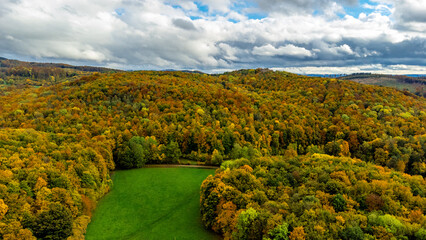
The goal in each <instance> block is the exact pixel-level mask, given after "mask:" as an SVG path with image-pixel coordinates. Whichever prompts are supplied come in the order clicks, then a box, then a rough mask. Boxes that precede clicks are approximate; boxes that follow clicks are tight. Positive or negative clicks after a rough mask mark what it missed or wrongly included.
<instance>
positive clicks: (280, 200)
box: [0, 69, 426, 239]
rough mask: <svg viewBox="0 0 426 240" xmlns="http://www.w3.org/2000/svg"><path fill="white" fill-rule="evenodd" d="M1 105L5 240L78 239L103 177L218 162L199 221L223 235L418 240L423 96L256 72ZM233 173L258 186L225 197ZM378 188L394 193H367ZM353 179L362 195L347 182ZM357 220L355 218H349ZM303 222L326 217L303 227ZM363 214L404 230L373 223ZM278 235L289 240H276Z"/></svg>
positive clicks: (106, 80)
mask: <svg viewBox="0 0 426 240" xmlns="http://www.w3.org/2000/svg"><path fill="white" fill-rule="evenodd" d="M0 102H1V103H2V104H1V105H0V128H1V130H0V161H1V165H0V237H2V238H4V239H33V238H34V236H35V237H37V238H46V239H64V238H66V237H68V236H71V237H70V238H71V239H73V238H74V239H78V238H80V237H81V236H82V234H83V233H84V231H85V227H86V226H87V223H88V222H89V221H90V215H91V211H92V210H93V208H94V207H95V206H96V202H97V201H98V200H99V198H100V197H102V196H103V195H104V194H105V193H106V192H107V191H108V189H109V187H110V185H111V181H110V178H109V174H110V172H111V171H112V170H114V169H116V168H121V169H126V168H137V167H142V166H143V165H144V164H146V163H177V162H178V161H179V159H189V160H193V161H197V162H198V163H199V164H208V165H221V164H222V163H223V162H224V161H225V163H223V165H222V167H223V168H224V169H226V168H227V167H228V170H218V171H217V173H216V176H215V177H213V178H209V179H207V180H206V182H205V183H204V184H203V188H202V194H203V196H202V200H203V199H204V200H203V201H202V204H203V205H202V210H203V216H204V222H205V224H206V226H207V227H209V228H213V229H214V230H215V231H218V232H220V233H222V234H224V235H225V236H226V237H229V238H231V237H232V238H236V239H246V237H245V236H246V235H245V234H248V233H249V232H250V231H255V233H256V234H254V235H253V234H250V236H256V237H255V238H254V239H261V238H262V237H263V236H264V237H270V238H271V239H286V238H287V237H288V236H290V237H291V238H292V239H303V238H302V237H303V236H304V237H306V238H307V239H310V238H311V237H313V236H320V235H319V234H318V233H321V236H324V237H326V236H327V238H335V237H341V238H345V236H351V235H350V234H352V232H354V233H353V234H358V235H360V234H361V232H362V234H364V236H371V237H376V238H378V239H379V238H380V236H382V235H383V236H388V237H389V239H390V238H391V237H392V236H395V237H400V238H401V239H402V238H403V237H408V238H411V239H414V238H415V236H425V232H426V230H425V216H424V212H423V211H424V209H425V195H424V194H425V192H426V190H425V189H424V186H425V184H424V177H425V175H426V165H425V152H426V144H425V141H426V130H425V122H426V113H425V106H426V102H425V99H424V98H421V97H417V96H415V95H412V94H406V93H403V92H400V91H397V90H395V89H391V88H383V87H376V86H367V85H361V84H357V83H353V82H349V81H342V80H336V79H324V78H311V77H305V76H299V75H295V74H290V73H286V72H273V71H269V70H262V69H257V70H240V71H235V72H230V73H226V74H220V75H207V74H200V73H183V72H154V71H143V72H119V73H104V74H99V73H96V74H93V75H90V76H83V77H81V78H79V79H77V80H72V81H65V82H60V83H55V84H52V85H51V86H43V87H39V88H33V87H31V88H20V87H12V88H8V94H0ZM233 159H239V160H237V161H236V162H226V161H227V160H233ZM314 161H316V162H319V163H321V164H317V165H319V166H317V165H315V164H314ZM241 162H242V163H244V164H239V163H241ZM301 163H305V166H312V167H305V168H303V167H301V166H300V164H301ZM327 163H328V164H327ZM373 164H375V165H374V166H373ZM240 165H241V166H240ZM314 166H315V168H314ZM378 166H381V167H378ZM355 167H356V169H353V168H355ZM388 168H390V169H393V170H389V169H388ZM262 169H263V170H262ZM323 171H325V172H327V174H328V175H326V176H320V175H321V174H320V173H321V172H323ZM351 171H352V172H351ZM271 172H274V173H273V174H272V173H271ZM274 174H275V175H274ZM363 174H364V175H365V176H364V175H363ZM290 175H291V176H293V178H294V179H293V180H289V179H292V178H291V177H289V176H290ZM391 175H392V176H391ZM394 175H395V176H396V175H397V176H398V180H395V179H394V178H395V177H393V176H394ZM411 175H413V176H411ZM414 175H417V176H414ZM419 175H420V176H419ZM280 176H281V177H280ZM345 176H346V178H345ZM241 177H244V178H247V179H252V180H253V182H254V183H253V184H251V185H250V186H249V187H244V189H238V191H234V190H232V191H231V190H230V193H229V194H228V195H226V194H225V193H224V192H223V191H225V190H227V189H232V188H235V187H236V186H235V185H233V184H235V181H236V180H235V179H237V180H238V179H240V178H241ZM228 178H232V179H234V180H235V181H234V180H233V181H231V180H229V181H228V180H226V179H228ZM267 178H271V179H272V180H274V179H275V180H274V181H275V182H268V181H266V180H265V179H267ZM320 178H321V179H320ZM330 179H331V180H333V182H332V183H330V184H328V182H330V181H331V180H330ZM347 179H349V180H348V181H349V183H348V182H347V181H346V180H347ZM272 180H271V181H272ZM376 180H377V181H380V184H385V183H386V184H388V185H391V187H389V186H388V187H379V188H377V189H379V190H377V191H375V190H374V191H373V190H370V189H369V188H370V185H368V184H373V183H376V182H375V181H376ZM265 181H266V182H265ZM342 182H343V183H342ZM358 182H362V183H363V184H364V185H363V186H364V187H365V189H362V190H359V189H357V188H356V187H354V185H355V184H357V183H358ZM364 182H365V183H364ZM327 184H328V185H327ZM329 185H330V186H329ZM241 187H243V186H241ZM390 188H391V189H397V188H398V189H401V188H402V189H403V190H404V191H405V192H404V193H401V194H399V193H398V194H399V195H398V194H394V193H389V189H390ZM381 191H383V192H384V193H386V194H382V192H381ZM401 191H402V190H401ZM262 192H263V193H262ZM298 192H303V194H302V193H300V194H299V193H298ZM215 194H216V195H217V196H213V197H212V195H215ZM295 194H296V195H297V194H298V195H297V196H295ZM404 194H405V195H404ZM376 195H377V196H379V198H380V197H382V198H384V199H378V198H376ZM286 196H288V198H290V199H286V198H287V197H286ZM305 198H309V199H308V200H306V199H305ZM367 198H368V199H370V198H372V200H371V201H373V202H374V201H377V202H379V203H377V204H376V205H374V204H375V203H374V204H373V203H371V204H369V203H366V202H367V200H366V199H367ZM206 199H211V201H210V200H209V201H206ZM335 199H337V200H335ZM305 200H306V201H310V203H309V204H308V205H309V207H304V205H303V204H305V203H303V201H305ZM300 201H302V203H303V204H302V203H301V204H300V205H303V206H300V207H299V208H300V209H293V208H294V206H293V203H295V202H300ZM339 201H340V203H338V202H339ZM335 202H336V203H335ZM334 203H335V205H336V206H337V205H338V204H340V205H339V206H338V207H337V208H339V209H336V206H335V205H333V204H334ZM274 204H275V205H276V206H275V205H274ZM285 204H287V206H286V205H285ZM271 205H274V206H273V207H271ZM395 205H396V206H395ZM332 208H333V209H334V210H333V209H332ZM224 209H226V211H225V210H224ZM326 210H327V211H328V213H326V212H324V213H323V212H321V211H326ZM306 211H307V213H305V212H306ZM352 213H356V214H357V215H356V216H358V215H359V218H357V219H355V220H351V219H349V217H350V215H351V214H352ZM206 214H207V215H206ZM223 214H228V215H227V216H224V215H223ZM304 214H314V215H315V217H316V216H318V214H325V215H327V216H325V217H324V218H321V219H320V218H319V217H318V218H317V220H318V224H316V225H312V226H311V225H309V226H308V225H305V223H304V222H303V219H302V218H303V217H305V218H308V216H310V215H304ZM371 214H376V215H374V216H375V217H376V220H377V221H382V220H383V219H382V218H386V219H387V220H389V219H388V218H390V220H389V221H392V222H396V221H399V223H401V224H402V225H403V226H404V228H403V230H401V231H400V230H395V231H397V232H395V231H394V230H392V229H390V227H389V226H388V225H383V224H384V223H383V224H382V223H381V222H380V223H377V222H374V223H372V222H371V221H370V220H369V219H370V218H373V217H374V216H373V215H371ZM410 214H411V215H410ZM370 215H371V216H370ZM58 216H61V217H58ZM338 216H341V218H339V220H336V219H337V217H338ZM410 216H411V218H410ZM224 218H226V219H227V220H223V219H224ZM310 218H313V216H311V217H310ZM365 218H367V220H365ZM241 219H242V220H241ZM308 219H309V218H308ZM314 219H316V218H314ZM359 219H361V220H359ZM380 219H382V220H380ZM386 219H385V220H386ZM395 219H396V220H395ZM407 219H411V220H410V221H408V220H407ZM385 220H383V221H385ZM387 220H386V221H387ZM320 221H322V222H320ZM336 221H340V222H341V223H340V224H341V225H339V226H337V225H336V224H337V223H336ZM331 222H333V224H334V225H336V226H335V229H329V228H328V227H327V226H328V224H329V223H331ZM315 223H316V221H314V222H310V223H308V224H315ZM244 224H246V225H244ZM247 224H248V225H247ZM255 224H259V225H255ZM286 224H287V225H286ZM333 224H332V226H334V225H333ZM409 224H411V225H409ZM285 225H286V226H285ZM317 225H318V227H317ZM279 226H281V227H279ZM398 226H399V225H398ZM320 227H321V228H320ZM368 227H370V228H368ZM374 227H375V228H374ZM380 227H382V228H380ZM387 227H389V229H390V230H389V229H388V228H387ZM409 227H410V228H409ZM276 228H280V229H281V230H282V231H284V230H285V229H287V230H286V231H288V234H287V235H286V234H284V233H283V234H282V238H279V237H276V236H278V235H277V234H278V233H277V234H275V233H274V234H272V233H270V231H275V230H273V229H276ZM373 228H374V229H373ZM408 228H409V229H410V230H407V229H408ZM235 229H238V231H235ZM280 229H277V230H276V231H277V232H279V231H281V230H280ZM321 229H322V230H321ZM347 229H349V230H347ZM290 231H291V234H290ZM295 231H296V232H295ZM315 231H317V232H315ZM318 231H319V232H318ZM360 231H361V232H360ZM231 232H234V233H235V232H236V233H235V234H231ZM342 234H343V235H342ZM348 234H349V235H348ZM380 234H382V235H380ZM390 234H392V235H390ZM416 234H417V235H416ZM421 234H423V235H421ZM284 235H285V236H284ZM296 236H299V237H300V238H295V237H296ZM346 239H351V238H346ZM420 239H421V238H420Z"/></svg>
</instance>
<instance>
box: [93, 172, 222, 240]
mask: <svg viewBox="0 0 426 240" xmlns="http://www.w3.org/2000/svg"><path fill="white" fill-rule="evenodd" d="M210 174H214V170H213V169H201V168H142V169H133V170H126V171H117V172H115V173H114V175H113V177H112V178H113V181H114V186H113V188H112V191H111V192H110V193H109V194H108V195H106V196H105V197H104V198H103V199H102V200H101V201H100V203H99V204H98V207H97V209H96V211H95V214H94V215H93V218H92V222H91V223H90V224H89V226H88V229H87V234H86V239H87V240H101V239H129V240H130V239H165V240H166V239H206V240H208V239H220V237H219V236H217V235H215V234H214V233H212V232H210V231H207V230H206V229H204V227H203V225H202V223H201V215H200V210H199V208H200V207H199V203H200V193H199V191H200V186H201V183H202V181H203V180H204V179H205V178H206V177H207V176H208V175H210Z"/></svg>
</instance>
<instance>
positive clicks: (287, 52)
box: [253, 44, 312, 58]
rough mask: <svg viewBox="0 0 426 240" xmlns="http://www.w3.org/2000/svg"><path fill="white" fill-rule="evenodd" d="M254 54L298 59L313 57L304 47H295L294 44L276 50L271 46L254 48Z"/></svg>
mask: <svg viewBox="0 0 426 240" xmlns="http://www.w3.org/2000/svg"><path fill="white" fill-rule="evenodd" d="M253 54H254V55H261V56H291V57H297V58H304V57H311V56H312V53H311V51H309V50H306V49H305V48H302V47H297V46H294V45H292V44H288V45H285V46H282V47H279V48H275V47H274V46H272V45H271V44H267V45H264V46H261V47H254V48H253Z"/></svg>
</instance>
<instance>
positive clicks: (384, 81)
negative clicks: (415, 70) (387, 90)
mask: <svg viewBox="0 0 426 240" xmlns="http://www.w3.org/2000/svg"><path fill="white" fill-rule="evenodd" d="M339 79H342V80H351V81H354V82H357V83H362V84H370V85H378V86H385V87H393V88H396V89H398V90H401V91H409V92H411V93H413V94H416V95H417V96H422V97H426V78H425V77H409V76H402V75H383V74H367V73H358V74H351V75H347V76H343V77H339Z"/></svg>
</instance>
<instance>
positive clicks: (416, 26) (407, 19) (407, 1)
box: [393, 0, 426, 32]
mask: <svg viewBox="0 0 426 240" xmlns="http://www.w3.org/2000/svg"><path fill="white" fill-rule="evenodd" d="M393 14H394V16H395V18H396V19H397V21H398V23H399V24H400V26H401V27H402V28H406V29H410V30H415V31H419V32H425V31H426V4H425V2H424V1H423V0H396V2H395V11H394V13H393Z"/></svg>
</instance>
